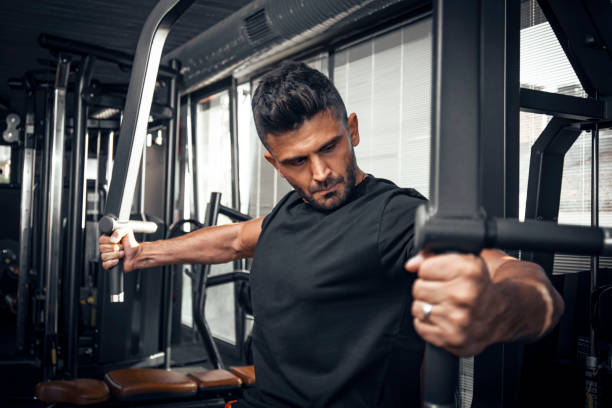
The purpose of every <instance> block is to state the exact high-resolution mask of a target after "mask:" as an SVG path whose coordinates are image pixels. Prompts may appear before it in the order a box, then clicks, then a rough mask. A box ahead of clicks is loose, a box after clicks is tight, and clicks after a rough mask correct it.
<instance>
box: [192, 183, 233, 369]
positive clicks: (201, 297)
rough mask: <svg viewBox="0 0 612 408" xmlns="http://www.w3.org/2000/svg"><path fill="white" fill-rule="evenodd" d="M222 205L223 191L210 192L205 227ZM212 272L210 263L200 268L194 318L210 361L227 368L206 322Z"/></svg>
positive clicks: (217, 213) (214, 219)
mask: <svg viewBox="0 0 612 408" xmlns="http://www.w3.org/2000/svg"><path fill="white" fill-rule="evenodd" d="M220 206H221V193H211V194H210V203H209V207H208V212H207V214H206V221H205V222H204V227H210V226H213V225H217V219H218V217H219V208H220ZM209 273H210V265H203V266H202V268H201V269H200V279H199V282H198V296H197V298H196V299H194V311H193V312H194V313H193V316H194V319H195V322H196V325H197V327H198V330H199V332H200V335H201V337H202V342H203V343H204V347H205V348H206V351H207V353H208V358H210V363H211V364H212V366H213V367H214V368H216V369H223V368H225V367H224V365H223V360H222V359H221V355H220V354H219V350H218V348H217V344H216V343H215V339H214V338H213V336H212V332H211V331H210V328H209V327H208V323H206V314H205V308H206V281H207V279H208V275H209Z"/></svg>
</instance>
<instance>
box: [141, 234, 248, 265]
mask: <svg viewBox="0 0 612 408" xmlns="http://www.w3.org/2000/svg"><path fill="white" fill-rule="evenodd" d="M241 228H242V225H241V224H240V223H239V224H229V225H221V226H214V227H208V228H202V229H199V230H197V231H193V232H190V233H188V234H185V235H182V236H180V237H176V238H172V239H166V240H159V241H153V242H143V243H141V244H140V246H139V251H138V253H137V255H136V257H135V258H134V264H135V268H136V269H142V268H151V267H155V266H162V265H171V264H191V263H199V264H219V263H225V262H229V261H232V260H236V259H241V258H244V257H247V256H249V255H250V254H249V253H248V251H245V250H244V249H243V248H241V245H240V239H239V237H240V233H241Z"/></svg>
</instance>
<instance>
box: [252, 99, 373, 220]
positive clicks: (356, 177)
mask: <svg viewBox="0 0 612 408" xmlns="http://www.w3.org/2000/svg"><path fill="white" fill-rule="evenodd" d="M348 126H349V129H348V130H347V128H346V127H345V126H344V124H343V123H342V121H341V120H337V119H335V118H334V116H333V115H332V114H331V113H330V112H328V111H325V112H321V113H318V114H317V115H315V116H313V117H312V118H311V119H309V120H307V121H305V122H304V123H303V124H302V126H300V127H299V128H298V129H295V130H292V131H289V132H287V133H283V134H280V135H268V137H267V140H266V141H267V144H268V148H269V152H266V153H264V156H265V157H266V159H267V160H268V161H269V162H270V163H272V165H273V166H274V167H275V168H276V170H277V171H278V173H279V175H280V176H281V177H283V178H285V179H287V181H288V182H289V184H291V185H292V186H293V188H294V189H295V191H297V192H298V193H299V194H300V195H301V196H302V198H303V199H304V200H305V201H307V202H308V203H309V204H310V205H312V206H313V207H315V208H317V209H320V210H326V211H329V210H333V209H336V208H338V207H340V206H341V205H342V204H344V203H345V202H346V199H347V198H348V196H349V194H350V192H351V191H352V189H353V188H354V187H355V185H356V184H358V183H359V182H361V180H362V179H363V173H361V171H360V170H359V169H358V168H357V164H356V162H355V153H354V151H353V146H357V144H358V143H359V131H358V127H357V116H356V115H355V114H351V116H350V117H349V119H348Z"/></svg>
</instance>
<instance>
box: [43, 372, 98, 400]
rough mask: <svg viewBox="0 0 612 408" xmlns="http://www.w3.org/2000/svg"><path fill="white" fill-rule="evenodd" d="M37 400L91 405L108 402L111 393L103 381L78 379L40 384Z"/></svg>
mask: <svg viewBox="0 0 612 408" xmlns="http://www.w3.org/2000/svg"><path fill="white" fill-rule="evenodd" d="M36 398H37V399H39V400H40V401H42V402H44V403H47V404H61V403H64V404H73V405H91V404H98V403H101V402H105V401H107V400H108V399H109V398H110V393H109V390H108V387H107V386H106V384H105V383H104V382H103V381H99V380H94V379H91V378H77V379H76V380H62V381H44V382H41V383H38V384H37V385H36Z"/></svg>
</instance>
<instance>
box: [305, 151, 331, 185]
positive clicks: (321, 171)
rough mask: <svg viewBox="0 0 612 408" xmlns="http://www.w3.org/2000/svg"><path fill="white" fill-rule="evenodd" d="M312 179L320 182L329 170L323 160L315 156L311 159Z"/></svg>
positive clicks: (326, 176) (327, 175)
mask: <svg viewBox="0 0 612 408" xmlns="http://www.w3.org/2000/svg"><path fill="white" fill-rule="evenodd" d="M310 163H311V171H312V179H313V180H314V181H316V182H318V183H322V182H324V181H325V180H327V179H328V177H329V174H330V173H331V170H330V169H329V167H328V166H327V164H326V163H325V161H324V160H321V159H320V158H318V157H315V158H313V159H312V160H311V162H310Z"/></svg>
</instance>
